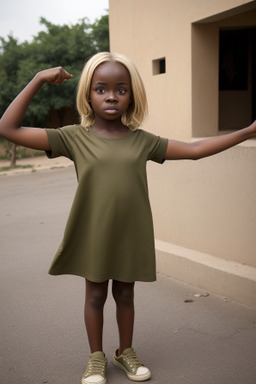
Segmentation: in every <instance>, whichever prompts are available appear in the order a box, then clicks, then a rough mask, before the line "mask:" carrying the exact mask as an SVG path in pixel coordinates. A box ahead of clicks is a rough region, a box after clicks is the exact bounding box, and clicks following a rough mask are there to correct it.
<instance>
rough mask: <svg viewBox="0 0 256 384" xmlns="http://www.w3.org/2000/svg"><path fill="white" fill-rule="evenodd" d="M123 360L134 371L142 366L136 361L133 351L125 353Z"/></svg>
mask: <svg viewBox="0 0 256 384" xmlns="http://www.w3.org/2000/svg"><path fill="white" fill-rule="evenodd" d="M124 359H125V360H126V362H127V364H129V366H130V367H131V368H132V369H135V370H136V368H139V367H141V366H143V364H142V363H141V362H140V361H139V360H138V358H137V356H136V353H135V351H134V349H131V350H130V351H129V352H127V353H126V354H125V355H124Z"/></svg>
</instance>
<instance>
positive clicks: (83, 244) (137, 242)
mask: <svg viewBox="0 0 256 384" xmlns="http://www.w3.org/2000/svg"><path fill="white" fill-rule="evenodd" d="M46 132H47V135H48V138H49V141H50V144H51V148H52V151H51V152H48V153H47V155H48V157H52V158H53V157H57V156H66V157H68V158H69V159H71V160H73V161H74V164H75V169H76V173H77V179H78V187H77V191H76V194H75V198H74V201H73V205H72V208H71V211H70V214H69V218H68V221H67V224H66V228H65V232H64V237H63V240H62V242H61V244H60V246H59V249H58V251H57V253H56V255H55V258H54V260H53V262H52V265H51V267H50V270H49V273H50V274H52V275H60V274H74V275H79V276H82V277H85V278H86V279H88V280H91V281H94V282H103V281H105V280H108V279H113V280H118V281H123V282H133V281H154V280H155V279H156V268H155V246H154V233H153V221H152V214H151V208H150V203H149V197H148V185H147V176H146V163H147V161H148V160H153V161H155V162H158V163H163V162H164V155H165V152H166V147H167V139H163V138H160V137H158V136H155V135H153V134H151V133H148V132H146V131H144V130H141V129H139V130H137V131H131V130H129V131H128V133H127V135H126V136H123V137H121V138H106V137H102V136H99V135H98V134H96V133H95V132H94V131H93V130H92V129H91V128H89V129H86V128H83V127H82V126H80V125H72V126H67V127H63V128H58V129H46Z"/></svg>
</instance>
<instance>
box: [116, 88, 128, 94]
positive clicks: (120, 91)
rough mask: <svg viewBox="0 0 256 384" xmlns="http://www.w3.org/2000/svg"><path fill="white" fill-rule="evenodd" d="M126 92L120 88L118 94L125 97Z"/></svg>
mask: <svg viewBox="0 0 256 384" xmlns="http://www.w3.org/2000/svg"><path fill="white" fill-rule="evenodd" d="M126 92H127V90H126V89H124V88H120V89H119V90H118V93H119V94H120V95H124V94H125V93H126Z"/></svg>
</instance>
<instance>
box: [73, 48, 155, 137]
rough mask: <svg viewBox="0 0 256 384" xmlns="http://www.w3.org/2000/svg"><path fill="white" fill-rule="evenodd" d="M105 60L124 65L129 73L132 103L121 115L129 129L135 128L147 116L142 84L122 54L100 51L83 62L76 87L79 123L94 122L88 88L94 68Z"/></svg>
mask: <svg viewBox="0 0 256 384" xmlns="http://www.w3.org/2000/svg"><path fill="white" fill-rule="evenodd" d="M107 61H114V62H118V63H120V64H122V65H124V66H125V68H126V69H127V70H128V72H129V74H130V79H131V87H132V103H131V104H130V105H129V107H128V109H127V111H126V113H124V114H123V116H122V123H123V124H124V125H126V126H127V127H129V128H130V129H131V130H136V129H138V128H139V126H140V125H141V124H142V122H143V120H144V119H145V117H146V116H147V112H148V104H147V96H146V91H145V88H144V84H143V82H142V79H141V77H140V74H139V72H138V70H137V68H136V67H135V65H134V64H133V63H132V62H131V61H130V60H129V59H128V58H127V57H126V56H124V55H122V54H119V53H110V52H101V53H97V54H96V55H94V56H92V57H91V58H90V59H89V60H88V61H87V63H86V64H85V66H84V68H83V71H82V73H81V77H80V80H79V84H78V89H77V99H76V103H77V110H78V113H79V115H80V118H81V125H82V126H84V127H89V126H91V125H92V124H93V122H94V112H93V110H92V108H91V106H90V102H89V99H90V88H91V81H92V76H93V73H94V71H95V69H96V68H97V67H98V66H99V65H100V64H102V63H105V62H107Z"/></svg>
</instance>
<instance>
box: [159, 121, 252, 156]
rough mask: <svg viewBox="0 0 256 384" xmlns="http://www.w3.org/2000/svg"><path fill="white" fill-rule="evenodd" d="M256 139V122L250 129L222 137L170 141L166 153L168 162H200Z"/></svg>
mask: <svg viewBox="0 0 256 384" xmlns="http://www.w3.org/2000/svg"><path fill="white" fill-rule="evenodd" d="M253 138H256V121H254V122H253V123H252V124H251V125H249V127H247V128H244V129H240V130H238V131H236V132H232V133H228V134H226V135H222V136H216V137H211V138H209V139H204V140H199V141H195V142H193V143H185V142H182V141H176V140H169V142H168V145H167V150H166V153H165V159H166V160H179V159H191V160H198V159H201V158H203V157H207V156H211V155H215V154H216V153H219V152H222V151H225V150H226V149H228V148H231V147H233V146H235V145H237V144H239V143H242V142H243V141H245V140H248V139H253Z"/></svg>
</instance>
